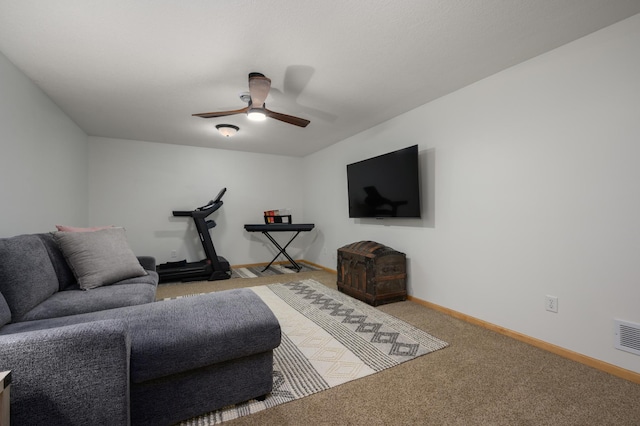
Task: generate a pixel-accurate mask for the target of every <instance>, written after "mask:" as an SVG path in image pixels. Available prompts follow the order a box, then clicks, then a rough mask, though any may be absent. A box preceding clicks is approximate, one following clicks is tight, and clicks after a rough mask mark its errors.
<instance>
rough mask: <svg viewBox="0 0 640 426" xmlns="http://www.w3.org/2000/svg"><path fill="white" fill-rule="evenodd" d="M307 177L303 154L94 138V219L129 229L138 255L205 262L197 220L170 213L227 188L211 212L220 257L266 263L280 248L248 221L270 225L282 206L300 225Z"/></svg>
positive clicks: (301, 250)
mask: <svg viewBox="0 0 640 426" xmlns="http://www.w3.org/2000/svg"><path fill="white" fill-rule="evenodd" d="M301 176H302V159H300V158H293V157H285V156H275V155H264V154H252V153H246V152H238V151H227V150H219V149H209V148H197V147H187V146H178V145H168V144H158V143H150V142H142V141H130V140H119V139H106V138H98V137H90V138H89V189H90V194H91V195H90V199H89V222H90V224H91V225H110V224H114V225H119V226H124V227H126V228H127V237H128V239H129V242H130V244H131V246H132V248H133V250H134V252H136V253H140V254H149V255H153V256H155V257H156V259H157V261H158V262H159V263H163V262H166V261H170V260H181V259H185V258H186V259H187V260H189V261H196V260H200V259H202V258H204V252H203V250H202V244H201V243H200V240H199V239H198V234H197V232H196V229H195V226H194V224H193V220H192V219H190V218H185V217H173V216H172V214H171V212H172V211H173V210H193V209H195V208H196V207H199V206H202V205H204V204H206V203H207V202H208V201H209V200H211V199H212V198H214V197H215V196H216V195H217V193H218V191H219V190H220V189H221V188H223V187H226V188H227V193H226V194H225V195H224V198H223V199H222V200H223V202H224V205H223V206H222V208H221V209H219V210H218V211H216V212H215V213H213V214H212V215H211V216H210V217H209V219H213V220H214V221H215V222H216V223H217V224H218V226H217V227H215V228H213V229H212V230H211V231H210V233H211V236H212V240H213V243H214V245H215V247H216V251H217V252H218V255H219V256H224V257H225V258H226V259H227V260H228V261H229V262H230V263H231V264H232V265H239V264H248V263H260V262H268V261H270V260H271V259H272V258H273V256H275V254H276V253H277V251H274V250H275V249H273V246H272V245H271V243H269V242H268V240H267V239H266V238H265V237H264V236H263V235H262V234H260V233H248V232H245V230H244V224H246V223H264V220H263V212H264V211H265V210H270V209H276V208H289V209H291V211H292V213H293V220H294V221H296V222H301V221H302V220H301V219H302V218H303V217H304V210H303V196H302V194H303V193H304V190H303V185H302V183H303V181H302V179H301ZM274 235H275V234H274ZM314 236H315V234H314V233H313V232H311V233H308V234H306V235H304V236H303V235H302V234H301V236H300V237H298V239H297V240H296V241H295V242H294V243H293V244H292V246H291V250H290V251H289V252H290V253H291V255H292V256H294V258H304V257H306V256H305V250H306V247H307V246H308V245H309V242H310V241H311V240H313V238H314ZM283 238H285V235H278V236H277V239H278V240H280V241H282V239H283ZM285 242H286V241H285ZM173 250H175V251H176V259H171V252H172V251H173Z"/></svg>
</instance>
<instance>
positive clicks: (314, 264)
mask: <svg viewBox="0 0 640 426" xmlns="http://www.w3.org/2000/svg"><path fill="white" fill-rule="evenodd" d="M296 262H298V263H300V262H302V263H306V264H307V265H310V266H313V267H315V268H318V269H322V270H323V271H327V272H331V273H332V274H337V273H338V271H336V270H335V269H330V268H327V267H326V266H322V265H318V264H317V263H313V262H309V261H308V260H304V259H302V260H296Z"/></svg>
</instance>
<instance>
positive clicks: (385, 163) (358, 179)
mask: <svg viewBox="0 0 640 426" xmlns="http://www.w3.org/2000/svg"><path fill="white" fill-rule="evenodd" d="M347 186H348V195H349V217H350V218H367V217H372V218H385V217H414V218H417V217H420V176H419V168H418V145H414V146H410V147H407V148H404V149H400V150H398V151H393V152H389V153H387V154H383V155H379V156H377V157H373V158H369V159H367V160H362V161H359V162H357V163H352V164H348V165H347Z"/></svg>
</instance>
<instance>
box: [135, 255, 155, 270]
mask: <svg viewBox="0 0 640 426" xmlns="http://www.w3.org/2000/svg"><path fill="white" fill-rule="evenodd" d="M138 262H140V265H141V266H142V267H143V268H144V269H146V270H147V271H155V270H156V258H155V257H153V256H138Z"/></svg>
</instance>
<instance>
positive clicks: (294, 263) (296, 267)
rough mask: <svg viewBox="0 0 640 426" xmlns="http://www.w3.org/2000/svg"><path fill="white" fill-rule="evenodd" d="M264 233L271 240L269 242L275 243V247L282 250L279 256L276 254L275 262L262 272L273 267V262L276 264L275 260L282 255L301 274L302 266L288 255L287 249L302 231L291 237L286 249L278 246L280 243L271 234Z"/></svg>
mask: <svg viewBox="0 0 640 426" xmlns="http://www.w3.org/2000/svg"><path fill="white" fill-rule="evenodd" d="M262 233H263V234H264V235H266V236H267V238H269V240H270V241H271V242H272V243H273V245H274V246H276V248H277V249H278V250H280V252H279V253H278V254H276V257H274V258H273V260H272V261H271V262H269V264H268V265H267V266H265V268H264V269H263V270H262V272H264V271H266V270H267V269H269V266H271V264H272V263H273V262H275V260H276V259H277V258H278V256H280V254H283V255H284V256H285V257H286V258H287V260H289V262H291V265H292V266H293V267H294V268H295V270H296V271H297V272H300V269H302V267H301V266H300V265H298V264H297V263H296V261H295V260H293V259H292V258H291V256H289V253H287V247H289V244H291V241H293V240H294V239H295V238H296V237H297V236H298V234H299V233H300V231H298V232H296V234H295V235H294V236H293V237H291V239H290V240H289V242H288V243H287V244H286V245H285V246H284V247H281V246H280V244H278V242H277V241H276V240H275V239H274V238H273V237H272V236H271V235H269V233H268V232H267V231H262Z"/></svg>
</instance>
